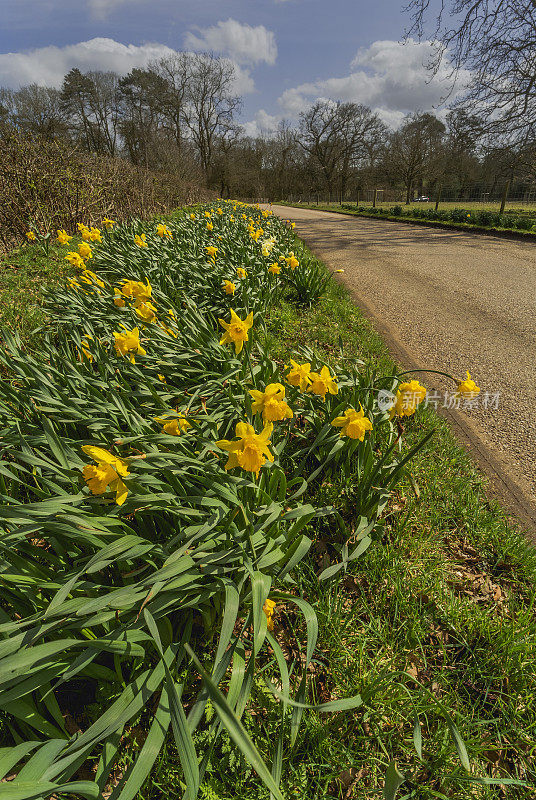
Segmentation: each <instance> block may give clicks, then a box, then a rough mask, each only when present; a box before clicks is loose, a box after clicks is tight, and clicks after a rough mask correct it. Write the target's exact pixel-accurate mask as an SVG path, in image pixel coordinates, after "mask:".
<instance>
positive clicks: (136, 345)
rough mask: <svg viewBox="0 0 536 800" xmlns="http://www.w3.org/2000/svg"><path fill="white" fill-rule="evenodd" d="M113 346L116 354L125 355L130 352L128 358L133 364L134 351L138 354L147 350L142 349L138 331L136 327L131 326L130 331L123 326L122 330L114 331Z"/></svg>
mask: <svg viewBox="0 0 536 800" xmlns="http://www.w3.org/2000/svg"><path fill="white" fill-rule="evenodd" d="M114 339H115V342H114V347H115V352H116V353H117V355H118V356H126V355H127V354H128V353H130V356H129V358H130V360H131V362H132V363H133V364H135V363H136V361H135V358H134V353H138V354H139V355H142V356H144V355H146V353H147V351H146V350H144V349H143V347H142V346H141V344H140V332H139V329H138V328H133V329H132V330H131V331H129V330H127V329H126V328H124V332H121V331H114Z"/></svg>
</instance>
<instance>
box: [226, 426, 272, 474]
mask: <svg viewBox="0 0 536 800" xmlns="http://www.w3.org/2000/svg"><path fill="white" fill-rule="evenodd" d="M273 428H274V426H273V425H272V423H271V422H269V423H268V424H267V425H265V426H264V428H263V430H262V433H256V432H255V428H254V427H253V425H249V424H248V423H247V422H238V423H237V425H236V428H235V436H236V440H233V441H230V440H228V439H220V441H219V442H216V447H219V449H220V450H225V451H226V452H227V453H228V454H229V458H228V460H227V463H226V464H225V469H226V470H230V469H234V468H235V467H241V468H242V469H243V470H246V472H253V473H254V474H255V477H258V475H259V472H260V470H261V467H263V466H264V464H265V463H266V459H268V461H270V462H273V460H274V456H273V454H272V452H271V450H270V447H269V445H270V436H271V435H272V431H273Z"/></svg>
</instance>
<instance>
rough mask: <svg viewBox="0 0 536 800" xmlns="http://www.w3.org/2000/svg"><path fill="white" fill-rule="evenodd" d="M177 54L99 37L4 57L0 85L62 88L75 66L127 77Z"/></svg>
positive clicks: (156, 46)
mask: <svg viewBox="0 0 536 800" xmlns="http://www.w3.org/2000/svg"><path fill="white" fill-rule="evenodd" d="M173 52H174V51H173V50H172V49H171V48H170V47H166V45H163V44H158V43H156V42H154V43H149V44H144V45H140V46H139V47H138V46H136V45H133V44H121V43H120V42H116V41H115V40H114V39H105V38H96V39H89V40H88V41H87V42H78V44H70V45H66V46H65V47H55V46H54V45H51V46H49V47H38V48H36V49H35V50H25V51H22V52H19V53H2V54H0V85H1V86H9V87H13V88H17V87H19V86H24V85H26V84H28V83H38V84H39V85H41V86H56V87H58V86H61V83H62V80H63V76H64V75H65V73H66V72H68V71H69V70H70V69H72V68H73V67H78V68H79V69H80V70H81V71H82V72H85V71H87V70H92V69H98V70H104V71H106V70H113V71H114V72H118V73H120V74H123V75H124V74H126V73H127V72H129V71H130V70H131V69H132V68H133V67H145V66H147V64H148V63H149V61H152V60H154V59H156V58H161V57H162V56H168V55H171V54H172V53H173Z"/></svg>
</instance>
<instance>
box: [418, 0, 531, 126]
mask: <svg viewBox="0 0 536 800" xmlns="http://www.w3.org/2000/svg"><path fill="white" fill-rule="evenodd" d="M435 9H436V7H435V6H434V7H433V8H432V7H431V3H430V0H410V2H409V5H408V6H407V10H408V11H409V13H410V14H411V18H412V25H411V27H410V29H409V31H408V35H417V36H418V37H419V38H423V37H427V38H431V39H432V40H434V41H435V42H436V43H437V46H436V50H435V55H434V57H433V58H432V61H431V63H430V65H429V66H430V68H431V70H432V71H434V72H437V70H438V69H439V67H440V66H441V64H442V62H443V63H444V61H443V58H444V56H445V55H446V56H447V57H448V58H449V59H450V60H451V62H452V67H453V69H452V78H453V79H454V78H455V77H456V76H457V75H458V74H459V71H460V70H461V69H466V70H468V71H469V73H470V85H469V88H468V91H467V92H465V93H464V95H463V96H462V97H461V98H460V99H459V100H457V101H456V102H457V103H458V104H463V105H464V106H465V107H466V108H469V109H472V110H475V109H480V110H481V111H482V112H483V113H485V114H486V118H487V126H488V129H489V130H491V131H494V132H495V133H500V134H501V133H502V134H506V135H509V136H512V135H513V136H515V137H516V139H517V140H518V141H523V140H526V139H530V138H532V137H533V136H534V126H535V123H536V3H535V2H534V0H450V2H447V1H446V0H444V1H443V2H441V4H440V6H439V11H437V12H436V10H435ZM429 15H431V17H432V19H434V18H435V21H434V23H433V25H432V26H431V28H428V22H429Z"/></svg>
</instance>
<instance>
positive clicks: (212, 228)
mask: <svg viewBox="0 0 536 800" xmlns="http://www.w3.org/2000/svg"><path fill="white" fill-rule="evenodd" d="M108 228H109V229H108V230H106V231H102V232H101V231H99V230H98V229H96V228H90V227H86V226H84V225H80V233H81V235H82V237H83V239H84V241H83V242H82V243H81V244H80V245H79V247H78V249H77V250H75V249H72V250H71V251H70V252H69V254H68V255H67V256H66V257H67V258H68V259H69V260H70V261H71V263H73V264H76V265H78V270H79V274H78V276H77V277H75V278H70V279H69V280H68V281H67V283H66V285H64V286H62V287H60V288H59V289H57V290H56V291H55V292H54V293H53V294H51V295H50V296H49V297H48V298H47V307H48V312H49V314H50V316H51V318H52V319H53V329H52V330H49V331H48V332H47V333H46V335H44V336H43V338H42V340H41V342H40V348H39V351H38V352H37V353H34V354H32V353H30V352H28V350H27V349H26V348H25V346H23V345H22V344H21V341H20V340H19V339H18V337H17V336H16V335H11V334H9V333H8V332H4V333H3V337H2V346H1V348H0V363H1V364H2V369H3V374H4V376H5V377H4V378H3V379H2V380H1V381H0V425H1V431H2V433H1V448H2V449H1V456H2V461H1V464H0V491H1V493H2V505H1V506H0V525H1V532H0V542H1V545H2V552H1V556H0V711H1V714H2V717H1V719H2V721H3V722H2V724H3V726H4V731H5V742H4V744H5V748H4V749H3V750H1V751H0V767H1V769H0V773H1V774H0V779H1V778H3V777H5V776H6V775H9V776H10V781H9V783H7V784H5V785H6V787H9V791H10V792H12V794H10V795H9V796H10V797H11V796H12V797H13V798H14V797H17V798H25V797H35V798H37V797H49V796H51V795H57V794H58V793H66V794H68V795H70V796H77V797H98V796H100V793H102V792H104V791H106V790H108V789H109V787H110V785H111V784H112V783H113V785H114V788H113V793H112V797H113V798H114V799H115V798H117V800H130V799H131V798H134V797H135V796H136V795H137V793H138V791H139V790H140V788H141V787H142V785H143V784H144V782H145V781H146V779H147V777H148V776H149V775H150V773H151V769H152V767H153V764H154V762H155V760H156V759H157V757H158V754H159V752H160V750H161V748H162V747H163V745H164V742H165V740H166V737H167V736H168V735H173V737H174V739H175V742H176V746H177V751H178V754H179V758H180V762H181V770H182V774H183V782H184V788H185V795H184V796H185V797H186V798H192V800H193V798H195V797H196V796H197V794H198V790H199V787H200V785H201V784H202V782H203V777H204V774H205V771H206V769H207V765H208V764H209V763H210V759H211V757H212V754H213V752H214V748H215V745H216V742H217V741H218V737H219V736H220V735H221V733H222V731H226V732H227V735H228V736H229V737H230V739H231V740H232V742H233V743H234V745H235V746H236V748H237V749H238V751H239V752H240V753H241V754H242V756H243V757H244V758H245V759H246V760H247V761H248V762H249V764H250V765H251V766H252V767H253V769H254V770H255V772H256V774H257V775H258V776H259V778H260V779H261V780H262V781H263V782H264V784H265V785H266V786H267V787H268V789H269V790H270V791H271V793H272V796H273V797H275V798H281V797H282V795H281V792H280V790H279V788H278V784H279V780H280V777H281V773H282V769H283V761H284V758H286V757H287V755H288V752H289V749H290V748H291V747H292V745H293V744H294V742H295V741H296V737H297V735H298V730H299V726H300V721H301V717H302V714H303V712H304V710H305V709H306V708H307V701H308V697H309V695H308V688H307V674H308V668H309V665H310V664H311V660H312V658H313V654H314V650H315V643H316V639H317V630H318V625H317V620H316V616H315V612H314V609H313V607H312V606H311V604H310V603H308V602H307V601H306V600H305V599H304V598H303V597H301V596H300V595H299V592H298V591H297V587H296V583H295V581H294V578H293V571H294V569H295V567H296V565H297V564H298V563H299V562H300V561H302V560H303V559H304V557H305V556H306V554H307V552H308V550H309V548H310V546H311V542H312V537H313V536H314V526H315V524H321V522H322V520H324V519H325V518H329V519H330V527H331V530H332V531H333V539H334V547H335V548H336V549H337V550H338V552H339V553H340V558H339V559H338V561H336V562H334V563H332V564H330V565H329V566H327V567H326V568H325V569H324V571H323V573H322V574H321V575H320V576H319V577H320V579H322V580H328V579H334V577H335V576H336V575H338V574H340V573H341V572H342V571H344V570H345V569H346V567H347V565H348V564H349V563H350V562H352V561H353V560H355V559H357V558H359V556H360V555H361V554H362V553H363V552H364V551H365V550H366V549H367V547H368V546H369V545H370V544H371V542H372V538H373V531H374V528H375V525H376V523H377V520H378V517H379V516H380V514H381V513H382V511H383V509H384V508H385V505H386V503H387V501H388V498H389V496H390V493H391V491H392V489H393V487H394V486H395V485H396V483H397V482H398V480H399V479H400V478H401V476H402V475H403V474H404V472H405V469H406V466H407V464H408V461H409V460H410V459H411V457H412V455H413V454H414V453H415V452H416V450H417V449H418V447H420V446H421V445H422V443H421V445H419V446H418V447H416V448H414V449H413V450H412V451H410V452H407V451H406V450H405V448H404V444H403V439H402V436H401V433H402V429H401V428H400V426H399V425H398V423H397V415H398V416H399V417H400V416H410V415H412V414H413V413H414V411H415V409H416V408H417V405H418V403H419V402H421V401H422V400H423V398H424V394H423V392H424V389H423V387H421V386H420V385H419V384H418V382H417V381H411V382H405V383H400V382H399V376H378V375H377V374H376V373H375V372H374V371H373V370H371V369H370V368H368V367H367V366H366V365H363V364H361V363H357V364H352V365H349V366H348V365H345V366H343V363H342V362H341V361H340V359H339V358H338V357H336V356H334V358H333V363H332V364H330V365H327V364H325V363H323V362H322V361H319V360H318V358H317V357H316V355H315V353H314V352H312V351H307V350H302V351H301V352H296V353H295V359H292V360H291V363H290V365H287V366H285V365H281V364H277V363H275V362H274V361H273V360H272V358H271V356H270V352H269V351H268V349H267V348H266V346H265V344H264V342H265V341H266V330H265V320H266V315H267V314H268V313H269V311H270V309H271V308H273V307H274V306H275V305H276V304H277V302H278V298H279V297H280V296H281V293H282V292H286V293H289V296H291V297H295V299H296V300H297V302H299V303H302V304H306V305H309V304H313V303H314V302H316V301H317V300H318V298H319V297H320V296H321V294H322V292H323V291H324V288H325V285H326V281H327V280H329V276H326V275H325V274H324V273H323V272H322V270H321V268H320V265H319V264H318V262H316V261H315V260H314V259H312V258H311V257H310V256H308V254H307V253H306V251H305V249H304V248H303V247H302V245H301V244H300V242H299V241H298V240H297V239H296V238H295V237H294V234H293V232H292V229H291V227H290V226H288V225H286V224H284V223H282V222H280V221H279V220H277V219H276V218H275V217H273V216H272V215H271V213H270V212H267V211H266V212H263V211H261V210H260V209H258V208H250V207H246V206H243V205H242V204H238V203H232V202H227V203H224V202H221V203H220V204H213V205H210V206H205V207H203V208H202V209H201V210H198V211H197V212H196V213H193V212H192V213H191V214H185V215H183V216H181V217H177V218H175V219H173V220H172V221H168V222H167V223H166V224H165V225H164V224H163V223H160V224H159V225H157V224H156V223H146V222H144V223H142V222H141V221H139V220H133V221H131V222H130V223H129V224H125V225H122V226H115V227H114V224H113V222H112V221H108ZM460 385H461V386H462V390H463V391H465V390H466V389H467V386H466V384H465V383H464V384H460ZM463 387H465V389H464V388H463ZM469 388H470V387H469ZM475 388H476V387H475ZM382 389H384V390H389V391H392V392H393V393H394V397H395V405H394V407H393V409H392V410H391V411H389V410H382V409H381V408H379V407H378V404H377V403H376V398H377V394H378V392H379V391H380V390H382ZM333 475H337V476H338V478H339V480H340V479H341V478H342V480H348V481H349V482H350V481H352V482H353V483H355V482H356V481H357V485H358V489H357V490H356V491H355V493H354V499H353V503H354V511H355V514H356V520H357V522H356V523H355V524H354V523H352V527H351V530H348V531H347V530H346V527H345V523H344V522H343V520H342V519H341V517H340V516H339V514H338V512H337V511H336V509H335V508H333V507H331V506H328V507H323V508H314V507H313V506H312V505H310V504H309V503H308V502H307V499H306V496H307V492H308V489H309V487H310V486H311V485H313V484H314V483H315V482H316V483H318V482H320V481H322V480H323V479H324V478H326V477H329V476H333ZM285 616H287V617H289V618H290V619H292V620H293V622H292V624H291V625H290V626H288V627H287V628H286V635H287V636H290V637H291V638H292V637H294V638H295V639H296V640H297V649H296V653H299V655H297V656H296V657H293V658H292V659H291V660H290V661H289V657H288V653H287V652H286V651H284V650H283V648H282V644H281V640H280V638H279V637H278V634H277V628H274V622H275V623H276V624H279V621H280V620H283V619H284V618H285ZM261 681H262V682H263V685H265V686H266V693H267V696H268V697H269V698H270V703H271V704H272V707H273V710H274V714H276V715H277V716H278V718H279V721H280V722H279V733H278V738H277V741H276V742H274V752H273V754H271V757H270V761H271V763H270V765H267V764H266V763H265V761H264V760H263V758H262V757H261V755H260V753H259V752H258V751H257V749H256V747H255V743H254V741H253V738H252V734H251V727H252V726H251V725H248V726H245V725H244V723H243V722H242V719H243V718H244V717H245V715H247V713H248V703H249V701H250V696H251V693H252V690H253V687H254V686H256V685H258V684H259V682H261ZM360 703H361V699H360V697H353V698H343V699H340V700H337V701H334V702H330V703H327V704H325V705H324V706H323V707H322V710H323V711H324V712H325V713H328V712H330V711H338V710H344V709H349V708H353V707H356V706H358V705H359V704H360ZM209 711H210V713H209ZM134 728H140V729H142V730H143V744H142V746H141V748H140V749H139V754H138V756H137V758H135V759H134V758H133V759H132V761H131V763H130V766H129V767H128V769H125V770H124V771H122V772H121V771H120V777H117V775H118V770H117V769H116V768H117V764H118V763H119V762H120V761H121V758H122V752H123V749H124V747H125V746H126V745H125V743H128V741H129V737H130V736H131V733H132V731H133V729H134ZM73 731H74V732H73ZM200 731H203V734H204V735H203V736H202V737H201V739H202V741H203V742H204V743H205V749H204V750H203V752H201V753H197V752H196V745H195V742H196V741H198V740H199V737H198V734H199V732H200ZM88 765H90V766H91V765H93V766H94V767H95V769H94V770H93V772H92V773H91V775H92V776H93V777H92V778H91V779H88V778H87V774H88ZM81 776H82V777H81ZM2 785H3V784H2Z"/></svg>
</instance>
